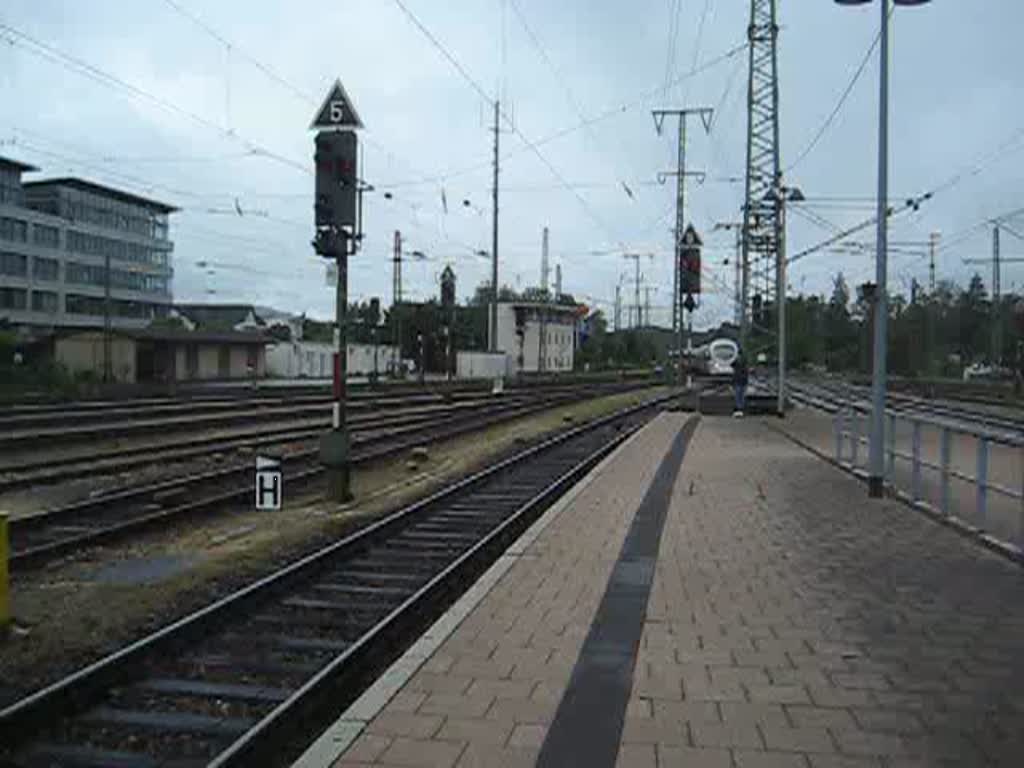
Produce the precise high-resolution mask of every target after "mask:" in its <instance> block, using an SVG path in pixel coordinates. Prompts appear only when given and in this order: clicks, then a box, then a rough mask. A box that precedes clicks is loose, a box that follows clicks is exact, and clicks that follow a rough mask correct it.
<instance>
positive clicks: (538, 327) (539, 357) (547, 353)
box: [498, 302, 577, 375]
mask: <svg viewBox="0 0 1024 768" xmlns="http://www.w3.org/2000/svg"><path fill="white" fill-rule="evenodd" d="M576 323H577V309H576V307H574V306H565V305H559V304H540V303H533V302H499V303H498V349H499V350H500V351H502V352H504V353H505V354H506V355H508V369H509V370H508V372H509V374H510V375H511V374H516V373H567V372H570V371H572V369H573V362H574V356H575V351H576ZM542 338H543V339H544V343H542V341H541V340H542Z"/></svg>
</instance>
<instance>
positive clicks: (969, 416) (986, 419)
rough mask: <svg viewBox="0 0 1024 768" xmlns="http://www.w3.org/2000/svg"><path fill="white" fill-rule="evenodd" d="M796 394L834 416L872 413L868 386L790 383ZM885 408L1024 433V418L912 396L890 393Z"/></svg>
mask: <svg viewBox="0 0 1024 768" xmlns="http://www.w3.org/2000/svg"><path fill="white" fill-rule="evenodd" d="M789 387H790V390H791V392H792V394H793V395H795V396H797V397H800V398H802V399H803V401H804V402H805V403H807V404H809V405H813V406H816V407H819V408H821V409H823V410H827V411H830V412H832V413H834V412H835V411H836V410H837V409H839V408H846V407H849V406H851V405H852V406H853V407H854V408H857V409H858V410H860V411H863V410H870V408H871V391H870V389H869V388H867V387H861V386H857V385H832V386H828V385H824V384H821V383H813V384H812V383H808V382H796V381H794V382H790V384H789ZM886 407H887V408H889V409H892V410H893V411H896V412H899V413H902V414H904V415H907V416H912V415H915V414H916V415H921V416H928V417H932V418H938V419H946V420H948V421H951V422H958V423H961V424H965V423H966V424H969V425H974V426H978V427H982V428H985V429H988V430H994V431H1000V432H1005V433H1009V434H1011V435H1019V434H1020V433H1021V432H1022V431H1024V419H1015V418H1011V417H1007V416H1000V415H996V414H993V413H986V412H984V411H979V410H976V409H972V408H964V407H961V406H954V405H949V404H946V403H941V402H935V401H932V400H928V399H925V398H920V397H915V396H913V395H904V394H899V393H895V392H889V393H888V394H887V395H886Z"/></svg>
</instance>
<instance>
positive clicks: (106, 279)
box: [103, 249, 113, 383]
mask: <svg viewBox="0 0 1024 768" xmlns="http://www.w3.org/2000/svg"><path fill="white" fill-rule="evenodd" d="M111 325H112V320H111V317H110V250H109V249H106V253H105V254H104V257H103V381H104V382H107V383H109V382H110V380H111V378H113V361H112V360H111V357H112V355H111V334H112V328H111Z"/></svg>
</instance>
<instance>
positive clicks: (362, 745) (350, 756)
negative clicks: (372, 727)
mask: <svg viewBox="0 0 1024 768" xmlns="http://www.w3.org/2000/svg"><path fill="white" fill-rule="evenodd" d="M391 741H392V738H391V737H390V736H376V735H374V734H372V733H361V734H359V736H358V737H357V738H356V740H355V741H354V742H352V745H351V746H350V747H349V748H348V750H347V751H346V752H345V759H346V760H350V761H352V762H366V763H372V762H373V761H374V760H376V759H377V758H378V757H380V756H381V754H382V753H383V752H384V750H385V749H387V748H388V747H389V746H391Z"/></svg>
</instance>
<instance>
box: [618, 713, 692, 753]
mask: <svg viewBox="0 0 1024 768" xmlns="http://www.w3.org/2000/svg"><path fill="white" fill-rule="evenodd" d="M620 741H621V742H622V743H623V744H658V743H661V744H674V745H677V746H686V745H688V744H689V743H690V735H689V731H688V729H687V721H686V720H658V719H655V718H653V717H643V718H640V717H627V718H626V719H625V720H624V722H623V724H622V736H621V738H620Z"/></svg>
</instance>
